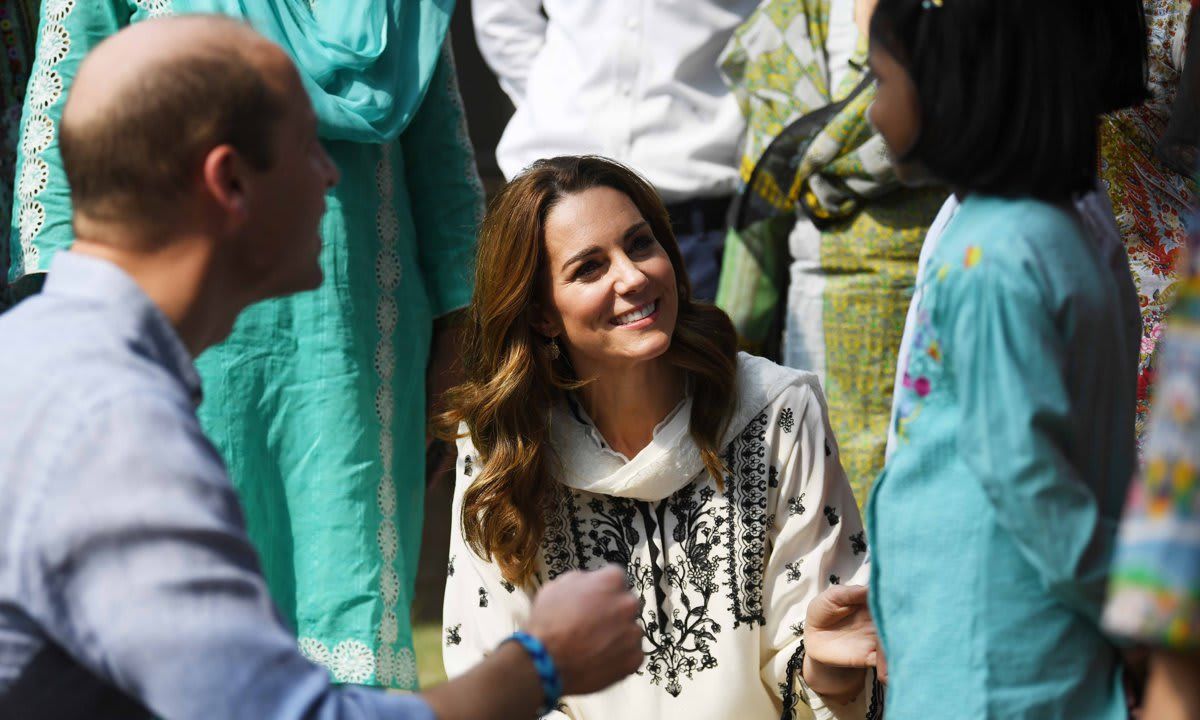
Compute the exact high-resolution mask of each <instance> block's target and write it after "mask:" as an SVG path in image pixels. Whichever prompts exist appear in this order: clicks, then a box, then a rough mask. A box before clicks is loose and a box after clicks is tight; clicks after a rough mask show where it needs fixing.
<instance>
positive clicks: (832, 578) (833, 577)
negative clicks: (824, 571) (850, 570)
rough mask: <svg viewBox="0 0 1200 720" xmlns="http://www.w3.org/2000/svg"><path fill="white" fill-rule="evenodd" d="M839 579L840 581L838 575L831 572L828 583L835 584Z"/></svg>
mask: <svg viewBox="0 0 1200 720" xmlns="http://www.w3.org/2000/svg"><path fill="white" fill-rule="evenodd" d="M841 581H842V579H841V578H840V577H838V576H837V575H833V574H830V575H829V584H830V585H837V584H838V583H840V582H841Z"/></svg>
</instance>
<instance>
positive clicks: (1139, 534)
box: [1104, 280, 1200, 653]
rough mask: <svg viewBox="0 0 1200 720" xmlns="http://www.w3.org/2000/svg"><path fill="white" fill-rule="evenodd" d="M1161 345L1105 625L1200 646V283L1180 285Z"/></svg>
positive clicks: (1162, 643)
mask: <svg viewBox="0 0 1200 720" xmlns="http://www.w3.org/2000/svg"><path fill="white" fill-rule="evenodd" d="M1181 285H1182V288H1181V289H1182V292H1181V293H1180V295H1181V297H1180V298H1179V302H1178V304H1177V305H1176V307H1175V311H1174V314H1173V315H1172V316H1171V318H1170V319H1169V320H1168V321H1167V325H1166V330H1165V332H1164V333H1163V337H1162V340H1161V342H1160V344H1159V354H1158V376H1157V378H1156V380H1155V390H1154V393H1155V397H1154V405H1153V406H1152V407H1151V409H1150V419H1149V425H1148V427H1147V433H1146V445H1145V456H1144V460H1145V462H1144V464H1143V467H1142V471H1141V477H1140V478H1138V479H1137V480H1136V481H1135V482H1134V484H1133V486H1132V487H1131V488H1130V493H1129V499H1128V504H1127V505H1126V507H1125V516H1124V518H1123V519H1122V521H1121V533H1120V538H1119V540H1118V545H1117V551H1116V557H1115V559H1114V561H1113V572H1112V578H1111V581H1110V585H1109V596H1108V603H1107V605H1106V606H1105V610H1104V625H1105V628H1106V629H1108V630H1109V631H1110V632H1112V633H1114V634H1116V635H1119V636H1122V637H1126V638H1130V639H1132V640H1135V641H1138V642H1141V643H1145V644H1147V645H1152V646H1155V647H1160V648H1167V649H1171V650H1175V651H1181V652H1192V653H1194V652H1196V651H1197V650H1200V593H1198V591H1200V492H1197V489H1198V488H1200V283H1198V282H1197V281H1196V280H1192V281H1190V282H1186V283H1181Z"/></svg>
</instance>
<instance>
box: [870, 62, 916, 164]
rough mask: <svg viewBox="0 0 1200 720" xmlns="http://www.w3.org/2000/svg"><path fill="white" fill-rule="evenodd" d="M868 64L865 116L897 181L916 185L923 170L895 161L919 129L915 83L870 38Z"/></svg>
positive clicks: (906, 151) (912, 144)
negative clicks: (869, 96) (869, 93)
mask: <svg viewBox="0 0 1200 720" xmlns="http://www.w3.org/2000/svg"><path fill="white" fill-rule="evenodd" d="M870 63H871V71H872V72H873V73H874V74H875V86H876V90H875V101H874V102H873V103H871V107H870V109H868V110H867V118H868V119H869V120H870V121H871V125H872V126H874V127H875V129H876V130H878V131H879V134H880V135H882V136H883V140H884V142H885V143H887V146H888V150H889V151H890V152H891V154H892V159H893V164H894V166H895V168H896V175H897V176H898V177H899V178H900V180H901V182H904V183H906V184H910V185H912V184H919V182H920V181H921V180H923V179H924V178H925V173H924V171H923V170H921V168H919V167H917V166H916V165H915V164H913V163H909V162H903V161H901V160H899V158H903V157H904V156H905V155H907V154H908V152H909V151H910V150H912V148H913V146H914V145H916V143H917V136H918V134H919V133H920V131H921V105H920V101H919V99H918V97H917V86H916V85H914V84H913V81H912V78H911V77H909V74H908V71H907V70H906V69H905V68H904V66H903V65H901V64H900V63H899V62H898V61H897V60H896V58H895V57H893V56H892V54H891V53H889V52H888V51H887V50H886V49H884V48H883V46H881V45H880V44H879V43H877V42H874V41H872V42H871V55H870Z"/></svg>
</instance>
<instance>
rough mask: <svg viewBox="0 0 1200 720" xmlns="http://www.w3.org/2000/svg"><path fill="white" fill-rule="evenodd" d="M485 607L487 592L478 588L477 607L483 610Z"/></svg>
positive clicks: (486, 604)
mask: <svg viewBox="0 0 1200 720" xmlns="http://www.w3.org/2000/svg"><path fill="white" fill-rule="evenodd" d="M487 606H488V594H487V590H484V589H483V588H479V607H481V608H485V607H487Z"/></svg>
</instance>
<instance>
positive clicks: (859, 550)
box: [850, 530, 867, 555]
mask: <svg viewBox="0 0 1200 720" xmlns="http://www.w3.org/2000/svg"><path fill="white" fill-rule="evenodd" d="M850 549H851V550H852V551H854V554H855V555H862V554H863V553H865V552H866V551H867V538H866V534H865V533H864V532H863V531H861V530H860V531H858V532H856V533H854V534H853V535H851V536H850Z"/></svg>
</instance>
